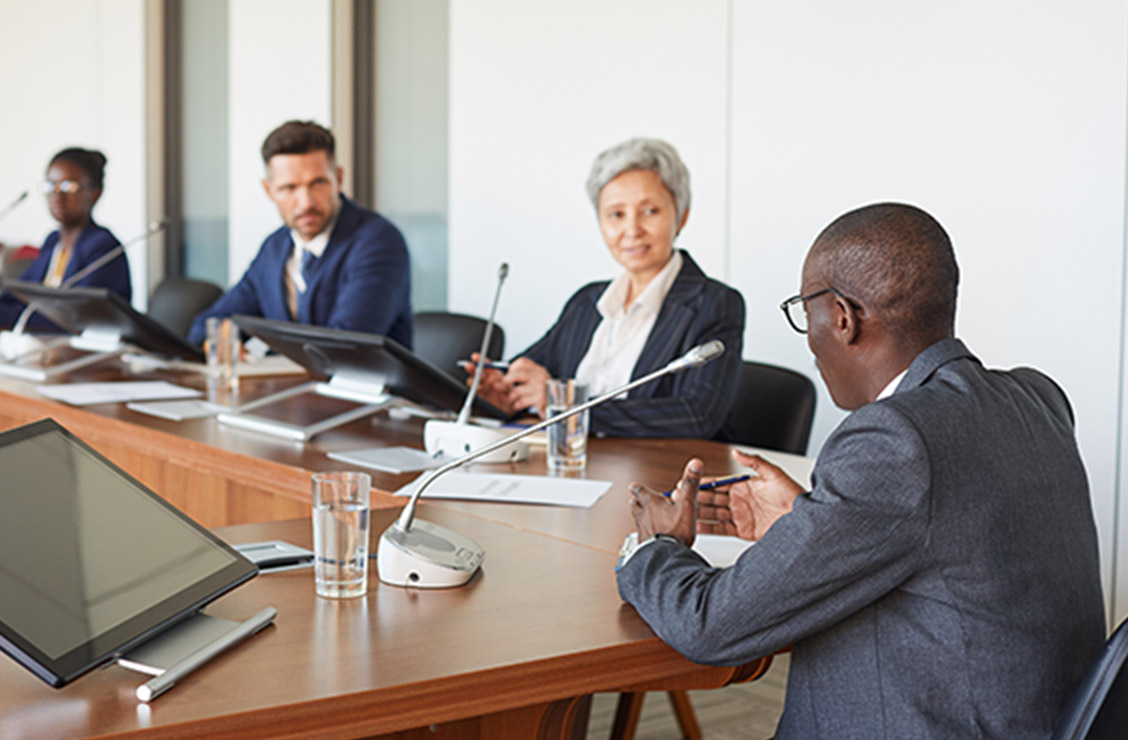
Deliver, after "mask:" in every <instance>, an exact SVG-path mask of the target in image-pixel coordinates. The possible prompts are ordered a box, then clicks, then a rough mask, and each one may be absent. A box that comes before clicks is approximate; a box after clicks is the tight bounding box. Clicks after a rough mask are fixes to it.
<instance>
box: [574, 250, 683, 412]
mask: <svg viewBox="0 0 1128 740" xmlns="http://www.w3.org/2000/svg"><path fill="white" fill-rule="evenodd" d="M684 261H685V260H684V259H683V258H682V256H681V253H680V252H676V251H675V252H674V254H673V256H672V257H671V258H670V260H669V261H668V262H667V263H666V266H665V267H663V268H662V270H661V271H660V272H659V273H658V274H657V275H655V276H654V278H653V279H652V280H651V281H650V283H649V284H648V285H647V286H646V288H645V289H643V291H642V293H640V294H639V295H638V296H636V297H635V299H634V301H632V302H631V305H630V306H629V307H624V305H623V304H624V303H626V300H627V293H628V292H629V291H630V275H628V274H627V273H625V272H624V273H623V274H621V275H619V276H618V277H617V278H615V279H614V280H612V281H611V284H610V285H608V286H607V288H606V289H605V290H604V291H603V294H602V295H601V296H600V297H599V300H598V301H596V304H595V306H596V309H597V310H598V311H599V313H600V315H601V316H602V317H603V319H602V320H601V321H600V322H599V325H598V326H597V327H596V328H595V333H594V334H592V337H591V344H590V345H588V351H587V353H585V354H584V356H583V359H581V360H580V364H579V366H578V367H577V368H576V379H577V380H578V381H580V382H581V383H584V384H586V385H587V387H588V396H589V397H592V396H597V395H599V394H602V393H606V392H607V391H610V390H612V389H614V388H617V387H619V386H621V385H625V384H626V383H627V382H628V381H629V380H630V379H631V373H632V372H633V371H634V366H635V365H637V364H638V358H639V357H640V356H641V355H642V350H643V347H645V346H646V340H647V338H648V337H649V336H650V331H651V329H653V328H654V324H655V322H656V321H657V320H658V314H659V313H660V312H661V311H662V304H663V303H665V301H666V295H667V294H668V293H669V292H670V288H671V287H673V285H674V281H675V280H677V277H678V273H679V272H681V268H682V263H683V262H684Z"/></svg>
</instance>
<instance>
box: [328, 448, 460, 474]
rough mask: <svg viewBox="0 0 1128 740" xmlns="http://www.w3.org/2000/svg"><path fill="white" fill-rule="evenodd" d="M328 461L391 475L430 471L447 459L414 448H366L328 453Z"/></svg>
mask: <svg viewBox="0 0 1128 740" xmlns="http://www.w3.org/2000/svg"><path fill="white" fill-rule="evenodd" d="M329 459H330V460H337V461H340V462H343V463H348V464H349V465H360V466H362V467H366V468H374V469H375V470H381V471H383V472H385V473H392V474H393V475H399V474H400V473H414V472H416V471H418V470H431V469H433V468H437V467H439V466H440V465H442V464H443V463H445V462H448V459H447V458H439V457H435V456H434V455H428V454H427V453H426V452H424V451H423V450H417V449H415V448H414V447H368V448H365V449H363V450H349V451H345V452H330V453H329Z"/></svg>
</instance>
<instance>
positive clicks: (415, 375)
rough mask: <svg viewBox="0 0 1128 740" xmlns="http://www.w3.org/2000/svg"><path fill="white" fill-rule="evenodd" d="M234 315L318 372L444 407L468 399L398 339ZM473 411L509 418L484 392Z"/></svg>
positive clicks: (450, 407) (245, 328) (276, 347)
mask: <svg viewBox="0 0 1128 740" xmlns="http://www.w3.org/2000/svg"><path fill="white" fill-rule="evenodd" d="M232 318H233V319H234V320H235V323H236V324H238V325H239V328H241V329H242V330H243V331H245V332H248V333H250V334H254V335H255V336H256V337H259V338H260V339H262V340H263V341H264V342H266V343H267V344H269V345H270V348H271V349H273V350H274V351H275V352H279V353H281V354H283V355H286V356H287V357H289V358H290V359H291V360H293V361H294V362H296V363H298V364H299V365H301V366H302V367H304V368H306V369H307V370H309V371H310V373H312V374H313V375H314V376H316V377H319V378H331V377H333V376H334V375H337V374H338V373H347V374H348V375H349V376H350V378H352V379H355V380H362V381H364V382H369V383H371V384H372V385H373V386H383V388H384V392H385V393H389V394H391V395H393V396H398V397H399V398H405V399H407V400H409V401H413V402H415V403H417V404H420V405H422V406H427V407H430V408H436V409H440V410H443V411H458V410H459V409H461V408H462V404H463V403H464V402H465V400H466V392H467V390H468V389H467V388H466V386H465V385H463V384H461V383H459V382H458V381H457V380H455V379H454V378H452V377H451V376H450V375H448V374H447V373H445V372H443V371H442V370H440V369H439V368H437V367H435V366H434V365H432V364H431V363H429V362H427V361H426V360H424V359H423V358H422V357H419V356H418V355H416V354H414V353H413V352H412V351H411V350H409V349H407V348H406V347H404V346H403V345H402V344H400V343H398V342H396V341H395V340H394V339H389V338H387V337H383V336H380V335H378V334H365V333H363V332H356V331H345V330H343V329H328V328H326V327H323V326H309V325H308V324H293V323H290V322H288V321H275V320H273V319H264V318H259V317H257V316H234V317H232ZM472 411H473V413H474V414H475V415H476V416H485V417H489V418H492V419H504V418H506V414H505V413H504V412H502V411H501V410H500V409H498V408H497V407H496V406H494V405H493V404H490V403H487V402H486V401H483V400H482V399H480V398H477V399H474V408H473V409H472Z"/></svg>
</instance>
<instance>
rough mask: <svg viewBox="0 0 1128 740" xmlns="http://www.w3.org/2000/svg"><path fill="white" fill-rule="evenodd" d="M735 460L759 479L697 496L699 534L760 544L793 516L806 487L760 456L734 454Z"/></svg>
mask: <svg viewBox="0 0 1128 740" xmlns="http://www.w3.org/2000/svg"><path fill="white" fill-rule="evenodd" d="M732 457H733V459H734V460H736V461H737V462H738V463H740V464H741V465H743V466H745V467H747V468H750V469H751V470H752V471H753V473H755V475H754V476H753V477H752V478H749V479H748V480H746V481H741V482H740V483H733V484H732V485H728V486H722V487H719V488H714V489H713V490H711V491H701V492H699V493H698V494H697V531H698V532H700V533H701V534H728V535H736V536H737V537H742V538H744V539H746V540H758V539H760V538H761V537H763V536H764V534H765V533H766V532H767V531H768V530H769V529H770V528H771V526H772V525H773V524H775V522H776V520H778V519H779V518H780V517H782V516H783V515H784V514H787V513H790V511H791V507H792V504H793V503H794V502H795V499H796V498H797V497H798V496H799V495H800V494H802V493H803V487H802V486H800V485H799V484H798V483H796V482H795V481H794V480H792V479H791V478H790V477H789V476H788V475H787V473H785V472H783V470H782V469H781V468H780V467H779V466H777V465H773V464H772V463H770V462H768V461H767V460H765V459H764V458H762V457H760V456H759V455H746V454H744V453H743V452H741V451H740V450H733V451H732Z"/></svg>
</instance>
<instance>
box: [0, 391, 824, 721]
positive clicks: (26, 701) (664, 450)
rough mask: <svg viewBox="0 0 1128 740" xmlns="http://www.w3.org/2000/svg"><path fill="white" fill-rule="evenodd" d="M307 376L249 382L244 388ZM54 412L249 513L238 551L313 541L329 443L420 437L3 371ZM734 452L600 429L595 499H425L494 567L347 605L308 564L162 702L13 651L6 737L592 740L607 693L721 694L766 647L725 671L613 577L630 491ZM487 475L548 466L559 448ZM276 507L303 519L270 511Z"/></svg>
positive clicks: (196, 503)
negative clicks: (314, 484) (29, 665)
mask: <svg viewBox="0 0 1128 740" xmlns="http://www.w3.org/2000/svg"><path fill="white" fill-rule="evenodd" d="M113 372H114V371H109V372H107V371H105V370H102V371H98V372H96V373H91V374H88V376H87V377H85V378H83V379H108V378H109V377H111V376H112V375H113ZM117 377H121V375H120V371H118V374H117ZM173 379H174V380H176V381H177V382H180V383H181V384H185V385H191V384H192V383H193V380H194V378H193V377H192V376H188V375H185V376H182V377H178V378H173ZM292 382H295V381H294V380H293V379H265V380H258V381H255V382H251V383H245V384H244V389H245V393H244V397H245V398H249V397H253V396H256V395H261V394H264V393H266V392H268V391H270V390H272V389H276V388H278V387H281V386H284V385H287V384H289V383H292ZM319 402H321V399H318V400H317V401H316V402H315V403H319ZM45 416H50V417H53V418H55V419H56V420H57V421H59V422H60V423H61V424H63V425H64V426H66V427H68V428H69V429H71V430H72V431H73V432H74V433H75V434H77V435H78V436H80V437H81V438H83V439H84V440H85V441H87V442H88V443H89V444H91V445H92V446H93V447H95V448H97V449H99V450H100V451H101V452H102V453H103V454H106V455H107V456H108V457H110V458H111V459H112V460H114V461H115V462H116V463H117V464H119V465H120V466H122V467H123V468H124V469H126V470H127V471H128V472H130V473H131V474H133V475H134V476H136V477H138V478H139V479H140V480H142V481H143V482H145V483H146V484H147V485H149V486H150V487H151V488H153V489H154V490H156V491H157V492H159V493H161V494H162V495H164V496H165V497H166V498H168V499H169V500H170V501H172V502H173V503H174V504H176V505H177V506H178V507H180V508H182V509H183V510H185V511H186V512H187V513H189V515H190V516H192V517H193V518H195V519H197V521H200V522H201V523H203V524H205V525H206V526H210V527H220V526H225V525H232V524H240V525H244V524H246V526H234V527H229V528H226V529H222V530H220V531H219V534H220V535H221V536H223V537H225V538H226V539H228V540H229V541H231V542H233V543H237V542H248V541H256V540H262V539H275V538H277V539H284V540H287V541H290V542H294V543H296V544H304V545H306V546H308V545H309V543H310V526H309V522H308V519H304V518H302V519H295V518H296V517H307V516H308V511H309V475H310V473H311V472H313V471H317V470H325V469H343V468H347V467H349V466H347V465H343V464H341V463H336V462H334V461H332V460H329V459H328V458H327V457H325V455H326V454H327V452H329V451H332V450H335V449H341V450H344V449H356V448H359V447H366V446H375V445H381V444H405V445H413V446H418V445H419V443H420V439H421V437H420V428H421V425H420V422H419V421H418V420H416V419H401V420H394V419H388V418H387V416H386V415H379V416H377V417H376V418H375V420H371V421H360V422H356V423H353V424H350V425H348V426H347V427H344V428H342V429H339V430H336V431H332V432H328V433H325V434H324V435H322V436H320V437H318V438H317V439H315V440H314V441H313V442H312V443H307V444H304V445H302V444H295V443H290V442H286V441H282V440H275V439H273V438H270V437H265V436H263V435H259V434H257V433H254V432H249V431H244V430H238V429H233V428H230V427H225V426H222V425H219V424H218V423H217V422H216V421H215V420H214V419H204V420H194V421H185V422H179V423H176V422H167V421H164V420H161V419H157V418H155V417H149V416H146V415H143V414H138V413H136V412H133V411H131V410H128V409H126V408H125V407H124V405H120V404H107V405H102V406H96V407H87V408H82V409H80V408H74V407H68V406H64V405H61V404H56V403H54V402H51V401H48V400H46V399H43V398H41V397H38V396H37V395H36V394H35V393H34V390H33V386H31V385H29V384H24V383H19V382H13V381H8V380H3V381H0V429H6V428H10V427H12V426H16V425H18V424H23V423H27V422H30V421H33V420H35V419H38V418H43V417H45ZM729 450H730V448H729V447H728V446H727V445H720V444H717V443H712V442H703V441H699V440H621V439H603V440H592V441H591V444H590V446H589V463H588V471H587V477H589V478H593V479H603V480H611V481H613V482H614V483H615V485H614V487H613V488H612V490H611V491H610V492H608V493H607V494H605V495H604V496H603V498H602V499H601V500H600V501H599V502H598V503H597V504H596V505H595V506H593V507H592V508H590V509H562V508H556V507H540V506H521V505H513V504H484V503H470V502H446V501H444V502H441V503H431V504H427V505H424V506H422V507H421V509H420V515H421V516H422V517H424V518H427V519H431V520H433V521H437V522H439V523H441V524H444V525H446V526H449V527H451V528H453V529H455V530H456V531H459V532H461V533H463V534H466V535H468V536H470V537H473V538H474V539H476V540H477V541H479V542H480V543H481V544H482V545H483V546H484V547H485V549H486V552H487V556H486V560H485V563H484V565H483V569H482V572H481V573H480V574H479V575H478V576H476V577H475V579H474V580H473V581H472V582H471V583H470V584H469V585H468V586H467V587H464V588H461V589H454V590H449V591H411V590H404V589H400V588H397V587H391V586H385V585H382V584H378V582H377V581H376V579H375V571H374V569H373V573H372V575H371V579H372V580H371V582H370V589H369V594H368V596H367V597H366V598H364V599H354V600H348V601H341V602H333V601H328V600H324V599H319V598H317V597H316V596H315V595H314V593H313V583H312V573H311V572H310V571H308V570H305V571H296V572H291V573H278V574H266V575H261V576H259V577H258V578H255V579H254V580H252V581H251V582H250V583H248V584H247V585H245V586H242V587H240V588H239V589H236V591H234V592H233V593H231V594H229V595H227V596H224V597H223V598H221V599H219V600H218V601H217V602H215V603H214V604H213V605H212V606H211V607H210V608H209V610H208V611H209V613H213V614H216V615H217V616H224V617H229V618H233V619H234V618H238V619H245V618H247V617H249V616H251V615H252V614H254V613H255V612H257V611H258V610H259V609H261V608H262V607H263V606H267V605H273V606H275V607H276V608H277V609H278V612H279V616H278V618H277V621H276V623H275V625H274V626H272V627H270V628H268V630H266V631H265V632H263V633H261V634H259V635H257V636H256V637H254V638H252V639H251V640H250V641H248V642H247V643H244V644H243V645H241V646H239V647H238V648H236V649H235V650H232V651H231V652H229V653H228V654H226V655H224V656H222V657H221V658H219V659H218V660H216V661H215V662H213V663H212V664H210V665H208V666H205V667H204V668H202V669H201V670H199V671H197V672H196V673H195V674H193V675H192V676H190V677H189V678H187V679H186V680H185V681H183V682H182V683H181V684H180V685H178V686H177V687H175V688H174V689H173V690H172V691H170V692H169V693H168V694H166V695H165V696H162V697H161V698H159V699H157V700H156V701H154V702H153V703H152V705H143V704H140V703H138V702H137V700H136V699H135V698H134V696H133V691H134V689H135V688H136V686H137V685H139V684H140V683H141V682H142V681H143V680H144V679H143V678H142V677H141V676H140V675H139V674H133V673H130V672H128V671H125V670H124V669H121V668H117V667H109V668H106V669H103V670H100V671H96V672H94V673H93V674H90V675H88V676H85V677H83V678H81V679H79V680H78V681H77V682H75V683H73V684H71V685H70V686H67V687H64V688H63V689H60V690H55V689H51V688H49V687H47V686H46V685H45V684H43V683H41V682H39V680H38V679H36V678H34V677H33V676H31V674H30V673H27V672H26V671H24V670H23V669H22V668H20V667H19V666H18V665H17V664H16V663H15V662H14V661H11V660H6V659H5V660H0V738H4V740H7V738H24V737H29V738H35V737H84V736H117V735H121V736H147V735H152V736H154V737H367V736H373V735H382V734H387V733H397V736H399V737H413V736H416V735H418V736H419V737H578V736H582V734H583V731H584V725H585V723H586V716H587V711H586V707H587V702H588V701H589V700H590V694H591V693H593V692H604V691H644V690H654V689H688V688H709V687H715V686H721V685H725V684H726V683H729V682H732V681H740V680H748V679H749V678H753V677H756V676H758V675H760V674H761V673H762V672H763V671H764V670H766V669H767V667H768V664H769V663H770V658H765V659H761V660H757V661H753V662H751V663H749V664H747V665H744V666H738V667H735V668H710V667H706V666H700V665H697V664H695V663H692V662H690V661H688V660H686V659H684V658H682V657H681V656H679V655H678V654H677V653H676V652H674V651H673V650H671V649H670V648H668V647H667V646H665V645H664V644H663V643H662V642H661V641H660V640H658V638H657V637H655V636H654V634H653V632H652V631H651V630H650V628H649V627H648V626H647V625H646V624H645V623H644V622H643V621H642V620H641V619H640V618H639V617H638V615H637V614H636V613H635V611H634V610H633V609H632V608H630V607H627V606H624V605H623V604H622V603H621V602H620V600H619V598H618V594H617V591H616V587H615V579H614V574H613V570H612V568H613V564H614V560H615V553H616V552H617V550H618V547H619V544H620V543H621V541H622V538H623V536H624V534H625V533H626V532H627V531H629V530H630V529H632V528H633V526H632V523H631V521H630V516H629V512H628V509H627V505H626V501H625V498H626V494H625V486H626V484H627V483H628V482H629V481H631V480H640V481H644V482H647V483H649V484H650V485H652V486H654V487H664V486H667V485H669V484H671V483H672V482H673V481H675V480H676V479H677V477H678V475H679V474H680V470H681V467H682V465H683V464H684V462H685V460H686V459H688V457H690V456H698V457H701V458H702V459H703V460H704V461H705V463H706V471H707V472H708V473H710V474H718V475H721V474H726V473H729V472H732V471H734V470H735V469H736V467H735V466H734V464H733V463H732V462H731V461H730V460H729V458H728V454H729ZM769 455H770V457H772V458H773V459H775V460H777V461H778V462H780V463H781V464H783V465H784V466H785V467H786V468H787V469H788V470H789V471H791V472H792V474H794V475H797V476H803V477H805V476H806V475H807V473H808V472H809V465H810V463H809V461H807V460H806V459H804V458H800V457H796V456H790V455H782V454H777V453H769ZM479 469H486V470H492V471H499V470H500V471H512V472H522V473H529V474H541V473H543V471H544V458H543V451H534V454H533V455H532V456H531V457H530V459H529V460H528V461H526V462H524V463H520V464H515V465H490V466H480V467H479ZM411 477H412V476H410V475H404V476H391V475H385V474H380V473H374V475H373V480H374V486H375V487H376V488H377V489H381V491H379V492H376V493H374V495H373V508H374V509H377V511H376V512H375V513H374V515H373V517H374V521H373V533H374V536H376V535H378V533H379V532H381V531H382V530H383V529H384V528H385V527H386V526H387V525H388V524H389V523H390V522H391V521H392V519H393V518H394V517H395V515H396V514H397V512H398V507H399V506H400V505H402V503H403V499H399V498H396V497H393V496H391V495H390V494H388V493H386V492H387V491H390V490H395V489H396V488H398V487H399V486H401V485H403V483H405V482H407V481H408V480H410V478H411ZM279 519H289V520H291V521H281V522H275V521H272V520H279ZM256 521H257V522H260V523H256V524H248V523H250V522H256ZM261 522H270V523H261ZM432 725H434V726H435V727H433V728H432V727H431V726H432ZM433 731H434V732H435V733H437V734H433Z"/></svg>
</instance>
